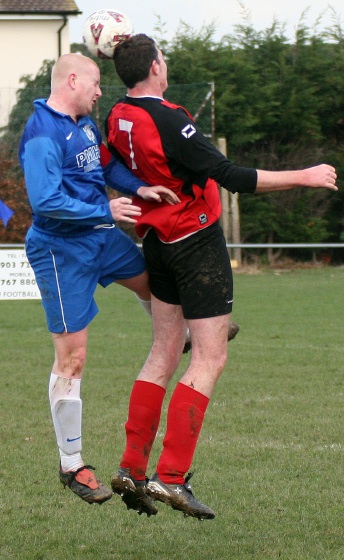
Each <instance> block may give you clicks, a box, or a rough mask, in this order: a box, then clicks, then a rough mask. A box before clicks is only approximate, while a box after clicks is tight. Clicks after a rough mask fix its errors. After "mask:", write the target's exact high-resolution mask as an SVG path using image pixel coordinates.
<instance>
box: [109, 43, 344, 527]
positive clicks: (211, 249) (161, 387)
mask: <svg viewBox="0 0 344 560" xmlns="http://www.w3.org/2000/svg"><path fill="white" fill-rule="evenodd" d="M114 63H115V68H116V71H117V73H118V75H119V77H120V78H121V80H122V81H123V82H124V84H125V85H126V86H127V88H128V92H127V97H126V98H125V99H123V100H120V101H119V102H118V103H116V104H115V105H114V107H113V108H112V110H111V112H110V114H109V116H108V119H107V123H106V126H107V139H108V145H109V148H110V150H112V151H113V152H114V153H115V154H116V155H117V156H119V157H121V158H122V161H124V162H125V163H126V164H127V166H128V167H129V168H130V169H131V170H132V171H133V173H134V174H135V175H137V177H139V178H140V179H141V180H143V181H145V182H147V183H148V184H161V185H164V186H166V187H168V188H170V189H171V190H172V191H174V192H175V193H176V194H177V195H178V197H179V198H180V200H181V202H180V203H179V204H176V205H174V206H169V205H167V204H165V203H164V202H163V203H160V204H159V205H158V204H156V203H154V202H148V201H142V200H136V199H135V200H134V203H135V204H137V205H138V206H140V207H141V209H142V215H141V216H140V217H139V218H138V220H137V224H136V226H135V227H136V231H137V233H138V234H139V235H140V236H141V237H143V249H144V255H145V259H146V263H147V269H148V271H149V277H150V286H151V291H152V294H153V297H152V312H153V330H154V342H153V346H152V349H151V352H150V354H149V356H148V358H147V360H146V363H145V364H144V366H143V368H142V370H141V372H140V374H139V376H138V378H137V380H136V381H135V383H134V387H133V390H132V394H131V398H130V403H129V414H128V420H127V423H126V426H125V427H126V437H127V443H126V448H125V451H124V454H123V456H122V459H121V462H120V468H119V470H118V473H117V475H116V476H115V477H114V479H113V481H112V488H113V490H114V492H115V493H118V494H120V495H121V496H122V499H123V500H124V502H125V503H126V504H127V506H128V507H130V508H133V509H136V510H138V511H139V513H143V512H145V513H147V514H148V515H150V514H151V513H156V508H155V509H153V508H154V504H153V503H152V500H151V499H152V498H153V499H154V500H159V501H162V502H165V503H166V504H168V505H170V506H172V508H174V509H177V510H181V511H183V512H184V514H185V515H190V516H193V517H198V518H199V519H212V518H214V517H215V513H214V512H213V510H212V509H210V508H209V507H208V506H206V505H204V504H203V503H201V502H200V501H199V500H197V499H196V497H195V496H194V495H193V493H192V492H191V487H190V485H189V483H188V477H186V474H187V472H188V470H189V468H190V466H191V463H192V459H193V455H194V451H195V448H196V444H197V440H198V436H199V433H200V430H201V427H202V423H203V418H204V415H205V412H206V408H207V406H208V403H209V399H210V396H211V393H212V390H213V388H214V386H215V384H216V381H217V380H218V378H219V377H220V375H221V373H222V371H223V369H224V366H225V363H226V359H227V334H228V325H229V321H230V313H231V310H232V302H233V282H232V272H231V266H230V261H229V257H228V252H227V249H226V243H225V239H224V236H223V233H222V230H221V228H220V226H219V222H218V220H219V217H220V213H221V203H220V198H219V193H218V187H217V184H216V183H219V184H220V185H221V186H222V187H224V188H226V189H228V190H229V191H231V192H240V193H245V192H246V193H254V192H272V191H278V190H286V189H293V188H297V187H314V188H316V187H325V188H329V189H332V190H337V187H336V186H335V181H336V174H335V170H334V168H333V167H330V166H328V165H325V164H322V165H319V166H316V167H312V168H309V169H303V170H299V171H283V172H272V171H262V170H255V169H250V168H244V167H238V166H236V165H234V164H233V163H231V162H230V161H228V160H227V159H226V158H225V157H224V156H223V155H222V154H221V153H220V152H219V151H218V150H217V149H216V148H215V147H214V146H213V145H212V144H211V143H210V142H209V141H208V140H207V139H206V138H205V137H204V136H203V134H202V133H201V132H200V131H199V130H198V128H197V126H196V125H195V123H194V122H193V119H192V117H191V116H190V115H189V113H188V112H187V111H186V110H185V109H184V108H182V107H178V106H176V105H172V104H171V103H168V102H167V101H165V100H164V99H163V94H164V92H165V90H166V88H167V67H166V63H165V61H164V59H163V56H162V53H161V52H160V51H159V50H158V49H157V47H156V45H155V43H154V41H153V40H152V39H150V38H149V37H147V36H146V35H142V34H141V35H136V36H133V37H131V38H130V39H128V40H126V41H124V42H123V43H121V44H120V45H119V46H118V47H117V48H116V49H115V53H114ZM184 317H185V319H186V320H187V324H188V327H189V329H190V333H191V340H192V354H191V360H190V364H189V367H188V368H187V370H186V372H185V373H184V375H183V376H182V377H181V379H180V381H179V383H178V384H177V386H176V388H175V390H174V392H173V394H172V397H171V400H170V403H169V408H168V415H167V429H166V434H165V437H164V441H163V450H162V453H161V456H160V458H159V461H158V465H157V467H156V472H155V474H154V475H153V477H152V478H151V479H150V480H149V481H148V482H147V481H146V470H147V465H148V461H149V456H150V451H151V448H152V445H153V442H154V439H155V435H156V433H157V429H158V426H159V421H160V414H161V407H162V403H163V399H164V396H165V392H166V387H167V385H168V382H169V381H170V379H171V377H172V376H173V374H174V372H175V370H176V368H177V366H178V364H179V362H180V358H181V354H182V350H183V346H184V334H185V330H184V329H185V327H183V325H184V323H183V319H184ZM185 477H186V478H185Z"/></svg>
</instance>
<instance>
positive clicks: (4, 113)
mask: <svg viewBox="0 0 344 560" xmlns="http://www.w3.org/2000/svg"><path fill="white" fill-rule="evenodd" d="M16 17H17V19H14V18H13V16H12V18H9V19H0V37H1V44H2V49H1V51H2V52H1V57H0V127H1V126H4V125H6V124H7V122H8V117H9V113H10V110H11V108H12V107H13V105H14V104H15V102H16V91H17V89H18V88H19V87H20V81H19V80H20V77H21V76H23V75H27V74H29V75H32V76H36V74H37V72H38V70H39V69H40V68H41V66H42V63H43V61H44V60H56V59H57V57H58V44H59V43H58V30H59V29H60V28H61V26H62V25H63V18H57V17H56V18H55V19H52V18H53V17H54V16H49V19H47V18H48V16H44V17H42V16H35V17H34V18H31V17H30V18H29V17H25V16H16ZM68 52H70V41H69V22H68V20H67V25H66V26H65V27H64V28H63V30H62V31H61V54H66V53H68Z"/></svg>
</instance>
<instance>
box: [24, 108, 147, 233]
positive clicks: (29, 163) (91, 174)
mask: <svg viewBox="0 0 344 560" xmlns="http://www.w3.org/2000/svg"><path fill="white" fill-rule="evenodd" d="M34 107H35V111H34V113H33V114H32V115H31V117H30V118H29V120H28V122H27V124H26V127H25V130H24V133H23V136H22V139H21V143H20V147H19V161H20V164H21V166H22V168H23V171H24V176H25V183H26V188H27V193H28V197H29V202H30V206H31V208H32V213H33V228H34V229H37V230H39V231H42V232H44V233H47V234H51V235H57V236H63V237H69V236H74V235H80V234H83V233H87V232H88V231H90V230H92V229H93V228H94V227H95V226H99V225H102V224H113V223H114V219H113V217H112V215H111V212H110V207H109V200H108V196H107V192H106V185H109V186H110V187H112V188H114V189H116V190H118V191H120V192H123V193H125V194H129V195H134V194H136V192H137V189H138V188H139V187H140V186H142V185H143V184H144V183H143V182H142V181H141V180H139V179H137V178H136V177H135V176H134V175H133V174H132V173H131V172H130V171H129V170H128V169H127V168H126V167H125V166H124V165H123V164H122V163H120V162H119V161H117V160H116V159H114V158H112V159H111V160H110V162H109V163H107V165H106V166H105V167H102V165H101V159H100V146H101V143H102V139H101V134H100V132H99V129H98V127H97V126H96V124H95V123H94V121H93V120H92V119H91V118H90V117H88V116H86V117H81V118H80V119H79V120H78V122H77V123H75V121H74V120H73V119H72V118H71V117H70V116H69V115H65V114H63V113H59V112H58V111H55V110H54V109H52V108H51V107H49V106H48V105H47V103H46V100H44V99H38V100H36V101H35V102H34Z"/></svg>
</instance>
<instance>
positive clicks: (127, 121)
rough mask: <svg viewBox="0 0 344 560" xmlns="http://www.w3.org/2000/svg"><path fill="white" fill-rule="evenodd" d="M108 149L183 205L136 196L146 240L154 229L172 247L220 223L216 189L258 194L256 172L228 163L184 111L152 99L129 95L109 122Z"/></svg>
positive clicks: (139, 230)
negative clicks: (189, 236) (148, 232)
mask: <svg viewBox="0 0 344 560" xmlns="http://www.w3.org/2000/svg"><path fill="white" fill-rule="evenodd" d="M106 134H107V140H108V146H109V149H110V150H111V151H112V152H113V153H114V154H115V155H116V156H117V157H120V158H122V160H123V161H124V162H125V163H126V165H127V166H128V167H129V168H130V169H131V170H132V171H133V173H134V174H135V175H136V176H137V177H139V178H140V179H141V180H142V181H144V182H146V183H148V184H149V185H164V186H165V187H168V188H170V189H171V190H173V191H174V192H176V193H177V195H178V196H179V198H180V199H181V203H179V204H176V205H173V206H172V205H170V204H168V203H166V202H164V201H163V202H162V203H157V202H148V201H145V200H142V198H139V197H135V204H137V205H138V206H140V207H141V209H142V215H141V217H140V218H139V219H138V221H137V224H136V231H137V233H138V235H139V236H140V237H144V235H145V233H146V232H147V230H148V229H149V228H151V227H153V228H154V229H155V231H156V233H157V235H158V237H159V238H160V239H161V240H162V241H164V242H166V243H172V242H174V241H177V240H179V239H182V238H184V237H187V236H188V235H191V234H192V233H195V232H196V231H198V230H199V229H202V228H205V227H207V226H209V225H211V224H212V223H214V222H215V221H216V220H218V219H219V217H220V214H221V202H220V197H219V191H218V186H217V184H216V183H219V184H220V185H221V186H223V187H224V188H226V189H227V190H230V191H231V192H254V191H255V188H256V182H257V172H256V170H255V169H250V168H243V167H238V166H236V165H234V164H233V163H231V162H229V161H228V160H227V159H226V158H225V157H224V156H223V155H222V154H221V152H220V151H219V150H217V149H216V148H215V146H213V145H212V144H211V142H209V141H208V140H207V138H206V137H205V136H204V135H203V134H202V133H201V132H200V130H199V129H198V128H197V126H196V125H195V123H194V122H193V119H192V117H191V115H190V114H189V113H188V112H187V111H186V109H184V108H183V107H180V106H177V105H173V104H171V103H169V102H168V101H165V100H162V99H159V98H154V97H142V98H141V97H139V98H133V97H126V98H125V99H122V100H120V101H118V102H117V103H116V104H115V105H114V106H113V108H112V109H111V111H110V113H109V115H108V117H107V120H106Z"/></svg>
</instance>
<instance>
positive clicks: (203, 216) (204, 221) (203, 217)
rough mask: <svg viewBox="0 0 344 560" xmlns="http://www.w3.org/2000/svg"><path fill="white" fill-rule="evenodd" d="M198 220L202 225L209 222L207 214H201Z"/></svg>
mask: <svg viewBox="0 0 344 560" xmlns="http://www.w3.org/2000/svg"><path fill="white" fill-rule="evenodd" d="M198 219H199V223H200V224H201V225H204V224H206V223H207V221H208V217H207V214H200V215H199V216H198Z"/></svg>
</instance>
